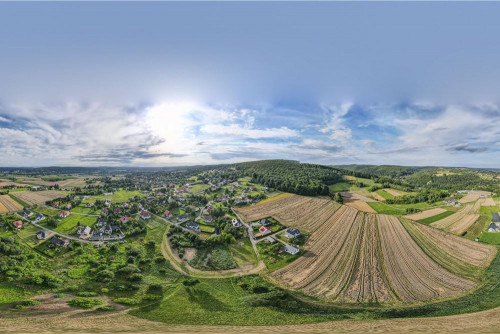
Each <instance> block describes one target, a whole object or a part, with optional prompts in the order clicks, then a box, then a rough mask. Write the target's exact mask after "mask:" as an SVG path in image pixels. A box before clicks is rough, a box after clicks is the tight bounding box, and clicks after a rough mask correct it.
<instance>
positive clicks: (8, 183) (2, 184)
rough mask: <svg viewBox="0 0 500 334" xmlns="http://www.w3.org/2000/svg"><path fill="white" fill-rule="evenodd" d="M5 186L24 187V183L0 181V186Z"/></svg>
mask: <svg viewBox="0 0 500 334" xmlns="http://www.w3.org/2000/svg"><path fill="white" fill-rule="evenodd" d="M6 186H16V187H25V186H26V185H25V184H22V183H17V182H12V181H0V188H3V187H6Z"/></svg>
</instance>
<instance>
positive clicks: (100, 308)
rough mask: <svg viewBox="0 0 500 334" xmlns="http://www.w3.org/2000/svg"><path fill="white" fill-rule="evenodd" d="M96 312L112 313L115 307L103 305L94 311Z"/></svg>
mask: <svg viewBox="0 0 500 334" xmlns="http://www.w3.org/2000/svg"><path fill="white" fill-rule="evenodd" d="M95 310H96V311H114V310H115V307H114V306H111V305H104V306H99V307H98V308H96V309H95Z"/></svg>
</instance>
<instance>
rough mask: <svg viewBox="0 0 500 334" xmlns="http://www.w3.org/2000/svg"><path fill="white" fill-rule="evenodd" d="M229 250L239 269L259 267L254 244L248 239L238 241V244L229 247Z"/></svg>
mask: <svg viewBox="0 0 500 334" xmlns="http://www.w3.org/2000/svg"><path fill="white" fill-rule="evenodd" d="M229 250H230V251H231V255H232V256H233V259H234V261H236V264H237V265H238V267H244V266H248V265H257V263H258V260H257V255H255V252H254V250H253V247H252V243H251V242H250V239H248V238H245V240H238V241H236V243H233V244H231V245H229Z"/></svg>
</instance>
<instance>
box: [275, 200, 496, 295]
mask: <svg viewBox="0 0 500 334" xmlns="http://www.w3.org/2000/svg"><path fill="white" fill-rule="evenodd" d="M455 238H456V237H455ZM418 240H419V241H422V240H423V241H424V242H429V240H428V237H427V236H425V237H421V238H420V239H418ZM450 240H451V241H449V242H448V243H447V245H448V249H447V250H449V249H450V248H451V247H455V248H459V249H462V250H463V249H464V247H465V246H461V245H462V244H464V243H462V242H461V239H450ZM467 242H470V241H468V240H466V241H465V245H468V244H467ZM425 246H427V244H426V245H425ZM469 246H470V245H469ZM421 247H422V248H424V247H423V246H420V245H419V244H418V243H417V242H415V240H414V239H413V238H412V236H410V234H409V233H408V232H407V231H406V229H405V227H404V226H403V225H402V224H401V222H400V221H399V220H398V218H396V217H394V216H387V215H372V214H364V213H362V212H358V211H357V210H355V209H353V208H350V207H348V206H342V207H341V208H340V209H338V210H337V211H336V212H335V213H334V214H333V215H332V216H331V217H330V218H329V219H328V220H327V221H325V222H324V223H323V224H322V225H321V226H320V227H319V228H318V229H317V230H316V231H315V232H314V233H313V234H312V235H311V237H310V238H309V240H308V241H307V243H306V245H305V248H306V250H307V254H308V256H302V257H300V258H299V259H298V260H296V261H295V262H293V263H292V264H290V265H288V266H286V267H284V268H282V269H279V270H277V271H275V272H274V273H273V275H274V276H275V277H276V278H278V279H279V280H281V281H282V282H284V283H285V284H287V285H288V286H290V287H291V288H294V289H300V290H301V291H302V292H303V293H306V294H308V295H311V296H314V297H317V298H320V299H326V300H336V301H340V302H354V303H359V302H362V303H373V302H378V303H384V302H404V303H412V302H417V301H423V300H429V299H439V298H444V297H448V296H451V295H456V294H460V293H462V292H463V291H466V290H468V289H471V288H472V287H473V286H474V282H473V281H471V280H469V279H467V278H463V277H461V276H459V275H458V274H455V273H453V272H451V271H450V270H448V269H447V268H445V267H444V266H442V265H440V264H438V263H436V262H434V261H433V259H432V258H431V256H438V255H439V256H440V257H441V258H444V257H446V256H447V257H451V255H450V254H448V253H446V251H444V250H440V252H439V253H438V252H434V253H432V252H430V251H429V249H430V247H427V248H425V249H427V251H428V252H425V251H424V250H423V249H422V248H421ZM435 247H436V246H434V248H435ZM460 247H462V248H460ZM481 251H482V253H481ZM477 252H479V253H481V254H479V255H478V254H476V255H473V254H474V252H470V253H471V254H470V255H469V256H471V257H474V256H476V257H477V258H478V259H476V260H481V261H483V262H481V263H482V264H486V263H488V261H491V259H492V256H494V255H495V254H496V251H495V249H493V248H486V249H485V250H479V251H477ZM358 254H359V255H358ZM462 255H463V256H464V257H465V254H462ZM481 255H482V257H481ZM457 261H458V260H457ZM460 261H462V262H464V261H463V260H460ZM471 261H472V260H471ZM443 264H447V263H445V262H444V261H443ZM475 264H477V263H475ZM467 269H468V270H463V271H459V274H462V275H463V276H467V275H468V277H471V276H473V277H475V278H477V275H475V274H476V272H478V273H479V274H480V270H475V268H472V264H470V265H468V267H467ZM479 274H478V275H479Z"/></svg>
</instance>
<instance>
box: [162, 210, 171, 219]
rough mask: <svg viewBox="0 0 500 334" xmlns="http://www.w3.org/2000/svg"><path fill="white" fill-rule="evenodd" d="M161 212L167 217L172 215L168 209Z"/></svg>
mask: <svg viewBox="0 0 500 334" xmlns="http://www.w3.org/2000/svg"><path fill="white" fill-rule="evenodd" d="M163 214H164V215H165V217H167V218H170V217H172V213H171V212H170V211H168V210H165V212H164V213H163Z"/></svg>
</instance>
